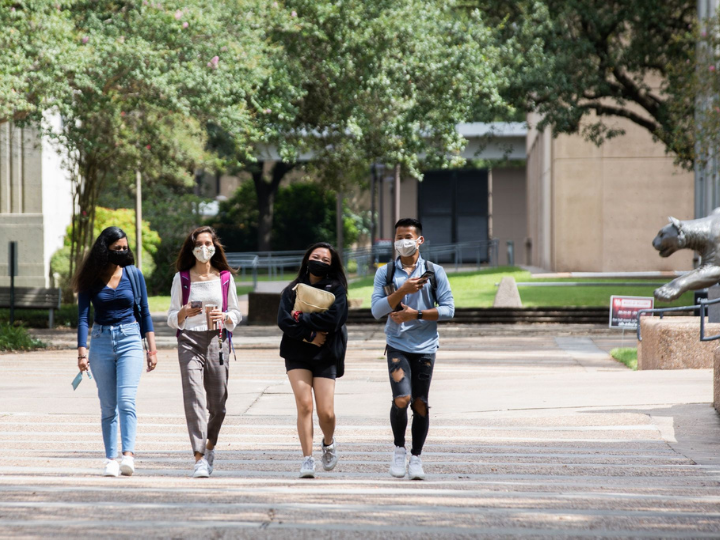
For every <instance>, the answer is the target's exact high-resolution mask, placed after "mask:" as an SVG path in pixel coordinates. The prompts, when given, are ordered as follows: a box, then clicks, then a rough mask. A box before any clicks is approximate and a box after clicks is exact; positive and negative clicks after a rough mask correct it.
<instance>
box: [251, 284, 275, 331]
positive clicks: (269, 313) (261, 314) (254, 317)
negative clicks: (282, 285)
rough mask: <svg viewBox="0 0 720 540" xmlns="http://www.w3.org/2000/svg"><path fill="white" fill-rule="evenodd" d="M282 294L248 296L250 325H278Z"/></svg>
mask: <svg viewBox="0 0 720 540" xmlns="http://www.w3.org/2000/svg"><path fill="white" fill-rule="evenodd" d="M278 309H280V293H257V292H252V293H250V294H248V324H262V325H268V326H271V325H276V324H277V316H278Z"/></svg>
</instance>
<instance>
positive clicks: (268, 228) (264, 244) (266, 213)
mask: <svg viewBox="0 0 720 540" xmlns="http://www.w3.org/2000/svg"><path fill="white" fill-rule="evenodd" d="M264 164H265V163H264V162H263V161H260V162H258V164H257V165H258V168H257V169H256V170H254V171H252V179H253V182H254V184H255V192H256V193H257V204H258V214H259V216H258V251H271V250H272V226H273V214H274V210H275V208H274V207H275V195H277V192H278V189H279V188H280V182H282V179H283V178H284V177H285V175H286V174H287V173H288V172H290V171H291V170H292V169H293V168H295V164H294V163H285V162H283V161H278V162H276V163H275V165H274V166H273V168H272V171H271V173H270V179H269V181H268V180H267V179H266V178H265V175H264V174H263V169H264Z"/></svg>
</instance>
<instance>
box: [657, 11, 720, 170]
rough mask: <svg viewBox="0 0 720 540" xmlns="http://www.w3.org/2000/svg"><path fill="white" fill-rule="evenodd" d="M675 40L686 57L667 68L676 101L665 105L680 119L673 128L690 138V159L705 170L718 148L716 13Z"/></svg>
mask: <svg viewBox="0 0 720 540" xmlns="http://www.w3.org/2000/svg"><path fill="white" fill-rule="evenodd" d="M678 39H679V40H682V41H684V42H685V44H686V45H687V49H688V56H687V58H686V59H685V61H684V62H681V61H679V62H676V63H674V64H673V65H671V66H669V69H668V80H669V81H670V84H671V85H672V87H673V95H674V96H677V98H678V99H675V100H673V101H672V102H670V103H669V106H670V108H671V110H670V115H671V116H672V117H673V118H678V119H682V122H680V121H679V122H678V124H677V129H678V130H686V131H687V132H688V133H689V134H690V135H691V137H692V140H693V142H694V150H695V154H694V160H695V162H696V163H697V164H699V165H700V166H701V167H707V166H709V165H710V163H711V161H713V160H717V158H718V150H719V149H720V13H716V14H715V15H714V16H712V17H709V18H707V19H704V20H703V21H701V23H700V24H697V25H694V26H692V27H691V28H688V30H687V31H686V32H685V33H684V35H682V36H680V37H678ZM715 167H717V162H716V164H715Z"/></svg>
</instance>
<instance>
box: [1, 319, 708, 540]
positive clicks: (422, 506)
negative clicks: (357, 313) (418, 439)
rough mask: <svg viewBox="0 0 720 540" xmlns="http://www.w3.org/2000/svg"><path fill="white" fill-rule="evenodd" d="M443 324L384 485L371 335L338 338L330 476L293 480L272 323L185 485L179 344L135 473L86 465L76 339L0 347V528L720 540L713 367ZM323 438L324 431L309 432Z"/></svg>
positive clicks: (384, 441)
mask: <svg viewBox="0 0 720 540" xmlns="http://www.w3.org/2000/svg"><path fill="white" fill-rule="evenodd" d="M521 329H522V328H519V327H493V328H487V327H486V328H482V327H444V329H443V330H444V333H443V335H444V339H443V342H442V349H441V350H440V352H439V354H438V361H437V367H436V372H435V376H434V380H433V387H432V390H431V395H430V400H431V404H432V406H433V408H432V411H431V415H432V416H431V418H432V422H431V431H430V436H429V438H428V443H427V446H426V449H425V452H424V454H423V459H424V463H425V469H426V472H427V473H428V480H426V481H425V482H410V481H408V480H396V479H393V478H391V477H390V476H389V474H388V472H387V469H388V465H389V457H390V451H391V447H392V438H391V433H390V429H389V427H388V410H389V406H390V396H389V385H388V382H387V372H386V367H385V360H384V358H383V357H382V334H381V333H380V332H379V328H374V327H373V328H367V327H365V328H359V327H358V328H353V329H351V350H350V352H349V358H348V365H347V375H346V376H345V377H344V378H343V379H340V380H339V381H338V387H337V396H336V407H337V414H338V432H337V440H338V443H339V449H340V456H341V460H340V463H339V464H338V467H337V469H336V471H334V472H332V473H324V472H320V473H319V474H318V478H316V479H314V480H299V479H297V478H296V473H297V470H298V469H299V466H300V450H299V444H298V441H297V437H296V435H295V425H294V424H295V415H294V401H293V397H292V392H291V390H290V387H289V385H288V383H287V380H286V376H285V373H284V369H283V365H282V362H281V360H280V359H279V358H278V357H277V334H276V332H275V330H274V329H257V328H246V329H243V330H242V332H241V334H240V335H239V339H238V341H239V343H240V344H241V346H242V349H241V350H240V351H238V352H239V358H238V362H237V363H236V362H234V361H233V363H232V365H231V381H230V400H229V403H228V406H229V410H228V413H229V414H228V417H227V420H226V423H225V426H224V428H223V431H222V434H221V439H220V443H219V445H218V458H217V462H216V471H215V473H214V474H213V477H212V478H210V479H207V480H194V479H192V478H189V474H190V471H191V453H190V449H189V442H188V437H187V433H186V429H185V420H184V417H183V414H182V398H181V389H180V380H179V373H178V366H177V360H176V356H175V352H174V351H173V350H170V349H165V350H162V351H161V352H160V354H159V356H160V364H159V367H158V369H157V371H156V372H154V373H151V374H144V375H143V379H142V381H141V385H140V391H139V432H138V442H137V451H138V459H137V473H136V475H135V476H133V477H130V478H122V477H121V478H103V477H101V476H99V467H100V465H101V459H102V441H101V434H100V422H99V410H98V402H97V397H96V394H95V387H94V385H93V384H92V383H89V381H87V380H85V381H84V382H83V383H82V384H81V385H80V387H79V388H78V390H77V391H76V392H72V389H71V387H70V381H71V379H72V378H73V376H74V375H75V370H74V367H73V366H74V359H73V357H74V354H73V352H72V351H70V350H53V351H43V352H37V353H31V354H5V355H0V451H1V452H2V455H3V460H2V462H0V538H6V537H23V538H32V537H70V536H73V537H97V536H103V537H106V538H115V537H145V538H170V537H172V538H181V537H182V538H235V537H248V538H255V537H259V536H262V537H263V538H264V537H268V538H293V539H298V538H313V539H314V538H330V537H333V538H337V537H342V538H386V537H389V536H392V537H393V538H435V537H438V536H442V537H470V536H472V537H503V538H512V537H532V538H587V537H592V538H600V537H602V538H621V537H622V538H624V537H632V538H664V537H668V538H718V537H720V455H719V453H718V451H717V448H718V442H719V441H720V420H718V417H717V416H716V415H715V413H714V411H713V409H712V408H711V407H710V404H709V402H710V400H711V392H712V382H711V373H710V371H709V370H686V371H665V372H661V371H655V372H632V371H629V370H627V369H626V368H625V367H624V366H622V365H620V364H617V363H616V362H614V361H613V360H612V359H610V358H609V357H608V356H607V354H606V353H605V352H604V350H605V349H607V348H608V347H610V346H612V345H613V344H614V343H615V342H616V341H618V338H617V337H616V336H614V335H611V334H609V333H608V332H604V331H601V330H599V329H598V330H592V331H587V329H583V328H582V327H574V328H571V327H531V328H527V329H526V331H524V332H518V330H521ZM316 433H317V435H316V443H317V446H319V430H318V431H317V432H316Z"/></svg>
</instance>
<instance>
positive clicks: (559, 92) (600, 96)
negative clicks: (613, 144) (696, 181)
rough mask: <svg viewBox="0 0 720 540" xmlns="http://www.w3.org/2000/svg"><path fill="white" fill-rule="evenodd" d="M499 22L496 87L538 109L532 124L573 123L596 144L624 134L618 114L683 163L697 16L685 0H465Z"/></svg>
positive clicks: (689, 144)
mask: <svg viewBox="0 0 720 540" xmlns="http://www.w3.org/2000/svg"><path fill="white" fill-rule="evenodd" d="M463 8H464V9H465V10H469V11H472V10H474V9H478V10H480V11H481V12H482V13H484V14H485V16H486V20H487V21H489V22H490V23H491V24H492V25H493V26H495V27H496V28H497V29H498V32H497V34H496V37H497V40H498V41H497V43H498V47H500V48H501V49H502V51H503V56H502V62H501V64H502V65H503V66H504V68H505V69H509V70H510V71H509V72H510V76H509V77H508V78H507V82H508V85H507V86H505V87H503V88H502V95H503V97H504V98H505V99H507V100H508V102H509V103H511V104H513V105H514V106H516V107H518V108H519V109H521V110H525V111H527V112H537V113H539V114H540V115H542V120H541V121H540V124H539V126H538V127H539V128H540V129H543V128H545V127H551V128H552V130H553V132H554V133H555V134H558V133H581V134H583V135H584V136H585V137H586V138H588V139H590V140H592V141H593V142H595V143H597V144H601V143H602V142H603V141H604V140H606V139H608V138H611V137H616V136H618V135H621V134H623V131H622V130H621V129H618V128H617V127H616V126H615V125H614V124H613V122H612V118H613V117H616V118H617V117H621V118H626V119H628V120H630V121H632V122H634V123H635V124H637V125H639V126H641V127H643V128H645V129H646V130H647V131H648V132H650V133H651V134H652V136H653V137H654V138H655V139H656V140H659V141H661V142H662V143H663V144H664V145H665V147H666V148H667V150H668V151H669V152H673V153H675V155H676V157H677V162H678V163H679V164H681V165H683V166H684V167H686V168H692V166H693V162H694V159H695V148H694V143H695V141H694V129H693V116H694V105H695V103H694V101H695V97H694V96H691V95H688V93H687V92H686V91H685V90H684V89H683V86H684V84H685V83H684V82H683V79H685V78H688V77H692V75H693V74H692V69H693V66H692V60H691V59H692V57H693V55H694V51H695V47H696V42H695V40H694V39H692V34H693V32H692V29H693V28H694V27H695V26H696V25H697V13H696V10H697V5H696V2H695V1H694V0H666V1H662V2H648V1H646V0H519V1H517V2H493V1H491V0H476V1H466V2H464V3H463Z"/></svg>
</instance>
